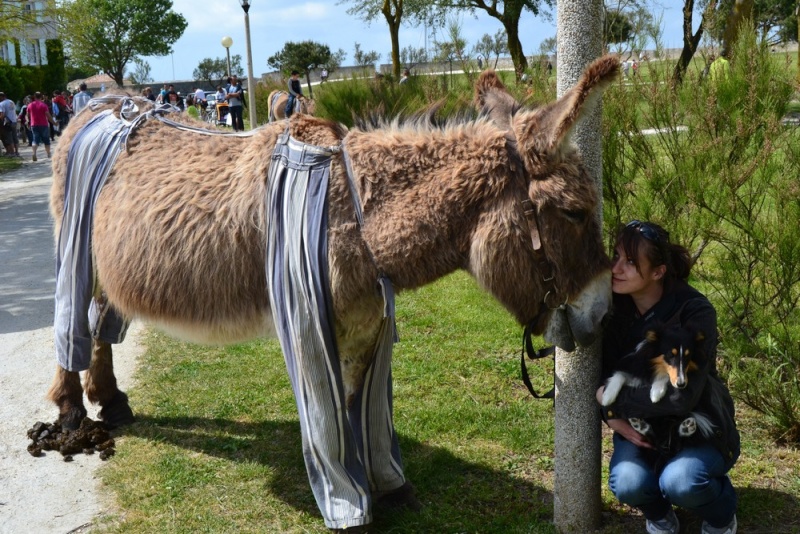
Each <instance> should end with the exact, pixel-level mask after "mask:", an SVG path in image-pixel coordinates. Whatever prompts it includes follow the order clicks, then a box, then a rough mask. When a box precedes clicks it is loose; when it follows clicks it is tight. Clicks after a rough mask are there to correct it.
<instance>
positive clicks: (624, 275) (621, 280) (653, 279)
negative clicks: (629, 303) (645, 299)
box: [611, 244, 667, 296]
mask: <svg viewBox="0 0 800 534" xmlns="http://www.w3.org/2000/svg"><path fill="white" fill-rule="evenodd" d="M637 253H638V255H639V257H638V258H636V263H638V264H639V269H638V270H637V269H636V263H634V261H633V259H631V258H628V256H627V255H626V254H625V248H624V247H623V246H622V244H619V245H617V248H616V250H615V251H614V256H613V257H612V258H611V262H612V266H611V290H612V291H613V292H614V293H617V294H620V295H632V296H638V295H645V294H648V293H650V292H652V291H653V290H656V291H659V290H660V289H661V284H662V281H663V277H664V272H666V270H667V268H666V266H665V265H659V266H658V267H653V266H652V265H651V263H650V260H648V259H647V256H646V255H645V254H644V251H643V250H642V247H639V250H638V251H637ZM640 271H641V272H640Z"/></svg>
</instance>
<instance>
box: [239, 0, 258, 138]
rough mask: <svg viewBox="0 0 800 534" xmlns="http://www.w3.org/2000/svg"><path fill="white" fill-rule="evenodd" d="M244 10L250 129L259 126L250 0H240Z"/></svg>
mask: <svg viewBox="0 0 800 534" xmlns="http://www.w3.org/2000/svg"><path fill="white" fill-rule="evenodd" d="M239 4H241V6H242V9H243V10H244V38H245V41H246V46H247V107H248V108H249V110H248V111H249V112H250V129H251V130H252V129H253V128H255V127H256V126H258V119H256V93H255V80H253V52H252V50H251V48H250V15H249V14H248V11H250V0H239Z"/></svg>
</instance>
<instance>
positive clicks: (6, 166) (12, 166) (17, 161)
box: [0, 148, 22, 174]
mask: <svg viewBox="0 0 800 534" xmlns="http://www.w3.org/2000/svg"><path fill="white" fill-rule="evenodd" d="M0 150H2V148H0ZM20 167H22V159H21V158H7V157H5V156H2V155H0V174H3V173H6V172H11V171H15V170H17V169H19V168H20Z"/></svg>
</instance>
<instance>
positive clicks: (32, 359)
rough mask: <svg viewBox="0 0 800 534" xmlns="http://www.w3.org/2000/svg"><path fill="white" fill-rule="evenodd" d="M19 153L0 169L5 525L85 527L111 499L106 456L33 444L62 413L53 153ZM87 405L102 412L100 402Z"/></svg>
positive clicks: (0, 455) (0, 431)
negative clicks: (55, 397) (32, 450)
mask: <svg viewBox="0 0 800 534" xmlns="http://www.w3.org/2000/svg"><path fill="white" fill-rule="evenodd" d="M20 153H21V154H22V155H23V158H24V162H25V163H24V164H23V166H22V168H21V169H19V170H17V171H14V172H11V173H5V174H0V364H1V365H2V371H0V533H3V534H5V533H12V534H28V533H31V534H34V533H35V534H47V533H69V532H79V531H82V530H84V529H85V528H86V527H87V525H88V524H90V523H91V522H92V521H93V519H94V518H95V517H96V516H97V515H98V514H99V513H100V512H101V511H102V510H103V509H106V508H107V507H109V506H111V504H110V501H107V500H105V499H104V497H103V496H102V494H101V492H100V488H99V482H98V479H97V477H96V470H97V468H99V467H100V466H101V465H102V464H103V462H102V461H101V460H100V458H99V457H98V455H91V456H86V455H82V454H79V455H76V456H75V461H74V462H71V463H67V462H64V461H62V459H61V455H60V454H58V453H54V452H48V453H46V456H44V457H41V458H34V457H33V456H31V455H30V454H28V452H27V450H26V447H27V445H28V443H30V440H28V439H27V437H26V432H27V430H28V429H29V428H30V427H31V426H32V425H33V423H35V422H36V421H45V422H51V421H53V420H54V419H55V418H56V415H57V410H56V408H55V406H54V405H52V404H51V403H50V402H49V401H47V400H46V399H45V394H46V393H47V389H48V387H49V385H50V382H51V380H52V377H53V373H54V371H55V366H56V363H55V355H54V353H53V351H54V348H53V346H54V344H53V327H52V325H53V292H54V289H55V276H54V261H53V251H54V245H53V243H54V241H53V237H52V225H51V221H50V214H49V211H48V210H49V208H48V195H49V191H50V185H51V183H52V172H51V168H50V160H49V159H48V158H46V157H43V156H44V150H43V149H42V148H40V149H39V154H38V155H39V161H38V162H36V163H34V162H32V161H31V149H30V148H27V147H22V148H21V149H20ZM133 326H134V327H136V326H137V325H133ZM139 331H140V329H139V328H132V329H131V330H130V331H129V333H128V338H127V340H126V342H125V343H124V344H122V345H119V346H118V347H115V353H114V356H115V362H114V363H115V370H116V372H117V377H118V379H119V383H120V387H121V388H122V389H127V388H128V387H129V386H130V384H131V377H132V374H133V368H134V365H135V361H136V356H137V355H138V354H139V353H140V352H141V347H140V346H139V344H138V343H137V342H136V339H137V334H138V333H139ZM87 407H88V405H87ZM89 412H90V414H89V415H90V416H91V417H93V418H96V412H97V410H96V409H92V408H89Z"/></svg>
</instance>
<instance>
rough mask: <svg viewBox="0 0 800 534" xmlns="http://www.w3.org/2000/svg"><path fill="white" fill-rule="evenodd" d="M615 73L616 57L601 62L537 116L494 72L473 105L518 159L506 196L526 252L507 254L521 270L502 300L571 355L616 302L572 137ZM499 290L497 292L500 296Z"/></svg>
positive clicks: (592, 193)
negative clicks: (515, 187) (515, 185)
mask: <svg viewBox="0 0 800 534" xmlns="http://www.w3.org/2000/svg"><path fill="white" fill-rule="evenodd" d="M618 71H619V62H618V60H617V59H616V58H613V57H610V56H606V57H603V58H601V59H598V60H596V61H595V62H594V63H592V64H591V65H590V66H589V67H588V68H587V69H586V71H585V73H584V75H583V77H582V78H581V79H580V81H579V82H578V83H577V84H576V85H575V87H573V88H572V89H571V90H570V91H568V92H567V93H566V94H565V95H564V96H562V97H561V98H560V99H559V100H557V101H556V102H553V103H551V104H548V105H545V106H542V107H540V108H536V109H526V108H524V107H522V106H521V105H520V104H519V103H518V102H516V100H515V99H514V98H513V97H512V96H511V95H510V94H509V93H508V91H507V90H506V88H505V87H504V86H503V84H502V82H500V80H499V79H498V77H497V76H496V75H495V73H494V72H491V71H488V72H484V73H483V74H482V75H481V76H480V78H479V79H478V82H477V84H476V97H475V100H476V103H477V104H478V106H479V107H480V109H481V111H482V113H483V114H484V115H485V116H487V117H488V119H489V120H490V121H491V122H492V123H494V124H495V125H496V126H497V127H499V128H500V129H502V130H503V131H505V132H506V135H507V138H508V144H509V146H510V147H511V149H510V151H511V152H515V153H516V154H515V157H516V158H518V159H517V160H516V163H512V165H514V166H515V169H514V171H516V172H517V173H518V174H519V175H520V176H521V181H520V183H521V186H520V190H519V191H518V192H513V191H510V192H509V197H515V196H516V197H517V198H509V202H511V203H512V204H516V206H515V207H512V210H513V211H515V212H517V213H520V212H523V213H524V217H523V216H519V218H517V219H516V221H519V226H520V228H518V229H517V230H519V231H520V233H521V234H522V235H524V236H525V237H524V238H523V239H524V240H525V241H526V243H525V244H524V247H525V250H524V253H523V254H517V255H516V256H514V255H512V254H510V253H509V254H507V256H508V257H509V258H511V259H512V261H513V260H517V263H521V264H519V265H513V266H512V265H509V267H510V269H509V271H510V272H514V273H515V276H513V278H514V279H515V280H514V283H515V284H517V287H516V288H514V287H510V288H501V289H500V291H499V292H500V293H501V294H503V293H506V296H507V298H506V299H503V298H502V297H501V299H502V300H505V301H506V302H505V303H506V305H507V306H508V307H509V308H510V309H511V311H512V312H514V313H515V314H516V315H517V319H518V320H520V321H521V322H523V323H530V324H531V326H532V330H533V332H534V333H537V334H539V333H544V335H545V338H546V339H547V340H548V341H549V342H551V343H554V344H556V345H558V346H560V347H562V348H565V349H567V350H572V349H573V348H574V344H573V340H575V341H577V342H578V344H580V345H585V344H588V343H590V342H591V341H592V340H593V339H594V337H595V334H596V333H597V331H598V330H599V323H600V320H601V319H602V317H603V316H604V315H605V313H606V311H607V310H608V307H609V305H610V299H611V287H610V272H609V260H608V257H607V255H606V253H605V248H604V246H603V242H602V228H601V225H600V222H599V218H598V214H597V210H598V206H599V202H598V191H597V188H598V185H597V184H596V183H595V181H594V179H593V178H592V176H591V175H590V173H589V172H588V170H587V169H586V168H585V166H584V165H583V162H582V160H581V157H580V155H579V154H578V151H577V150H576V148H575V147H574V146H573V145H572V144H571V143H570V142H569V134H570V132H571V131H572V129H573V127H574V126H575V124H576V123H577V121H578V119H579V118H580V116H581V114H582V112H583V111H584V110H586V109H587V108H588V107H589V104H590V102H591V101H592V100H594V99H595V98H596V97H597V96H599V94H600V92H601V91H600V90H601V89H602V88H604V87H605V86H607V85H608V84H610V83H611V82H612V81H613V79H614V78H615V76H616V75H617V73H618ZM513 159H514V158H512V161H513ZM516 221H515V222H516ZM512 224H514V223H512ZM525 263H529V265H524V264H525ZM531 263H532V265H530V264H531ZM526 272H527V273H528V276H527V277H526V276H524V273H526ZM490 284H491V282H490ZM497 289H498V288H497V287H494V288H492V290H493V292H495V293H496V294H497V293H498V291H497ZM534 295H535V296H536V298H532V296H534ZM531 300H533V301H534V302H531Z"/></svg>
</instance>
